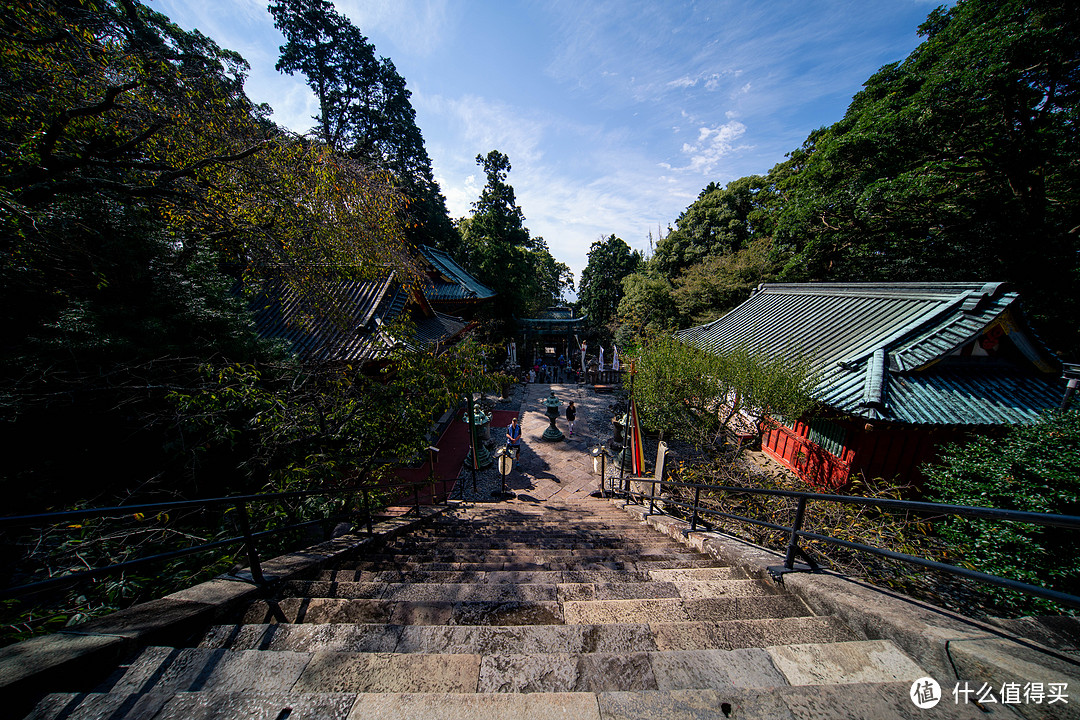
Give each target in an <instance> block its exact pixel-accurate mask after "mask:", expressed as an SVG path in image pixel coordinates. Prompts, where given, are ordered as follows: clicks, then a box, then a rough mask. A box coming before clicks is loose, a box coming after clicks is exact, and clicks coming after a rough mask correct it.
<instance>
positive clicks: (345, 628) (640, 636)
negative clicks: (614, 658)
mask: <svg viewBox="0 0 1080 720" xmlns="http://www.w3.org/2000/svg"><path fill="white" fill-rule="evenodd" d="M858 639H859V638H858V637H857V636H856V635H855V634H854V633H853V632H852V631H851V630H850V629H849V628H848V627H847V626H846V625H844V624H843V623H842V622H840V621H839V620H837V619H836V618H834V617H819V616H814V617H791V618H769V619H764V620H760V619H759V620H725V621H720V622H707V621H696V622H672V623H652V624H646V623H636V624H630V623H627V624H610V625H516V626H497V625H467V626H440V625H381V624H339V623H326V624H321V625H312V624H302V625H292V624H288V623H284V624H252V625H218V626H215V627H213V628H211V629H210V630H209V631H208V632H207V633H206V635H205V636H204V637H203V638H202V640H201V642H200V643H199V647H203V648H210V649H217V648H224V649H229V650H271V651H280V650H292V651H297V652H318V651H329V652H397V653H415V652H422V653H451V654H453V653H475V654H480V655H494V654H497V653H514V654H522V653H524V654H530V653H591V652H608V653H611V652H649V651H656V650H711V649H719V650H734V649H737V648H748V647H766V646H769V645H787V644H806V643H828V642H843V641H849V640H858Z"/></svg>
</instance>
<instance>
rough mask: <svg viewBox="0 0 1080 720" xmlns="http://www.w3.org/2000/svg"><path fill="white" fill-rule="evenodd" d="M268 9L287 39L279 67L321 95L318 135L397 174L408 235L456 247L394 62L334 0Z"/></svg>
mask: <svg viewBox="0 0 1080 720" xmlns="http://www.w3.org/2000/svg"><path fill="white" fill-rule="evenodd" d="M269 9H270V14H271V15H272V16H273V17H274V25H275V27H277V28H278V29H279V30H280V31H281V32H282V34H283V35H284V36H285V40H286V43H285V45H283V46H281V55H280V57H279V59H278V63H277V65H276V67H277V69H278V70H279V71H280V72H285V73H288V74H290V75H292V74H294V73H297V72H299V73H301V74H303V75H304V77H305V78H306V79H307V84H308V86H309V87H310V88H311V89H312V91H313V92H314V93H315V97H316V99H317V100H318V102H319V114H318V115H317V116H315V117H314V118H313V119H314V120H315V122H316V127H315V131H316V135H317V136H318V137H319V139H320V140H322V142H323V143H324V144H325V145H326V146H327V147H329V148H331V149H332V150H333V151H334V152H336V153H338V154H340V155H345V154H348V155H350V156H351V157H353V158H356V159H361V160H363V161H365V162H368V163H371V164H373V165H375V166H376V167H379V168H383V169H386V170H389V171H390V172H391V173H392V174H393V177H394V181H395V183H396V184H397V185H398V186H399V187H400V188H401V190H402V192H403V193H404V195H405V196H406V197H407V198H408V199H409V203H408V209H407V211H406V213H405V217H406V223H407V226H408V227H407V233H408V237H409V238H410V240H412V241H413V242H414V243H417V244H419V243H423V244H429V245H435V246H437V247H440V248H442V249H444V250H447V251H448V252H454V251H456V250H457V245H458V242H459V238H458V235H457V233H456V232H455V230H454V228H453V225H452V223H451V222H450V217H449V213H448V212H447V210H446V198H445V197H444V196H443V195H442V191H441V190H440V188H439V185H438V183H437V182H436V181H435V177H434V174H433V172H432V168H431V158H430V157H429V156H428V153H427V149H426V148H425V147H424V139H423V136H422V135H421V133H420V128H419V127H417V125H416V111H415V110H414V109H413V107H412V101H411V100H410V97H411V95H412V93H411V92H410V91H409V90H408V88H407V87H406V85H405V79H404V78H403V77H401V75H400V74H399V73H398V72H397V69H396V68H395V67H394V63H393V62H391V61H390V60H389V59H388V58H379V57H377V56H376V54H375V46H374V45H372V44H371V43H370V42H368V39H367V38H366V37H365V36H364V35H363V34H362V33H361V32H360V30H359V29H358V28H357V27H356V26H355V25H353V24H352V23H351V22H350V21H349V19H348V18H347V17H345V16H344V15H342V14H340V13H338V12H337V11H336V10H335V9H334V4H333V3H332V2H330V0H278V1H277V2H273V3H271V5H270V8H269Z"/></svg>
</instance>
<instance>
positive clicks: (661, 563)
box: [341, 555, 727, 572]
mask: <svg viewBox="0 0 1080 720" xmlns="http://www.w3.org/2000/svg"><path fill="white" fill-rule="evenodd" d="M685 567H697V568H714V567H727V566H726V565H724V563H722V562H719V561H717V560H711V559H706V558H705V557H704V556H702V555H696V556H695V557H693V558H690V559H686V558H682V559H676V560H652V559H639V560H595V559H594V560H589V559H587V558H581V559H579V560H577V561H547V562H523V561H513V560H494V561H492V562H415V561H401V562H383V561H375V560H355V561H350V562H343V563H342V564H341V569H351V570H371V571H381V570H400V571H405V572H412V571H416V570H419V571H431V570H440V571H445V570H456V571H476V572H490V571H496V570H505V571H516V570H630V571H637V572H648V571H649V570H661V569H665V568H685Z"/></svg>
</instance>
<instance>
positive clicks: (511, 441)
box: [506, 418, 521, 458]
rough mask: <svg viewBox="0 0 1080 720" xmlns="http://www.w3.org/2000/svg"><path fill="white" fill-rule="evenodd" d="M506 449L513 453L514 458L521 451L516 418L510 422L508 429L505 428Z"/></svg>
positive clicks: (519, 429)
mask: <svg viewBox="0 0 1080 720" xmlns="http://www.w3.org/2000/svg"><path fill="white" fill-rule="evenodd" d="M506 448H507V449H508V450H512V451H513V452H514V457H515V458H516V457H517V456H518V453H519V452H520V451H521V427H520V426H519V425H518V421H517V418H513V419H511V420H510V427H508V428H506Z"/></svg>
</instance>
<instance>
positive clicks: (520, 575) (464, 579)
mask: <svg viewBox="0 0 1080 720" xmlns="http://www.w3.org/2000/svg"><path fill="white" fill-rule="evenodd" d="M716 569H718V570H719V569H723V568H716ZM314 579H316V580H329V581H337V582H412V583H479V582H489V583H514V582H523V583H534V582H535V583H556V584H558V583H561V582H645V581H647V580H648V579H649V573H648V572H637V571H631V570H488V571H485V570H414V571H412V572H406V571H402V570H375V571H373V570H322V571H320V572H318V573H317V576H316V577H315V578H314Z"/></svg>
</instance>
